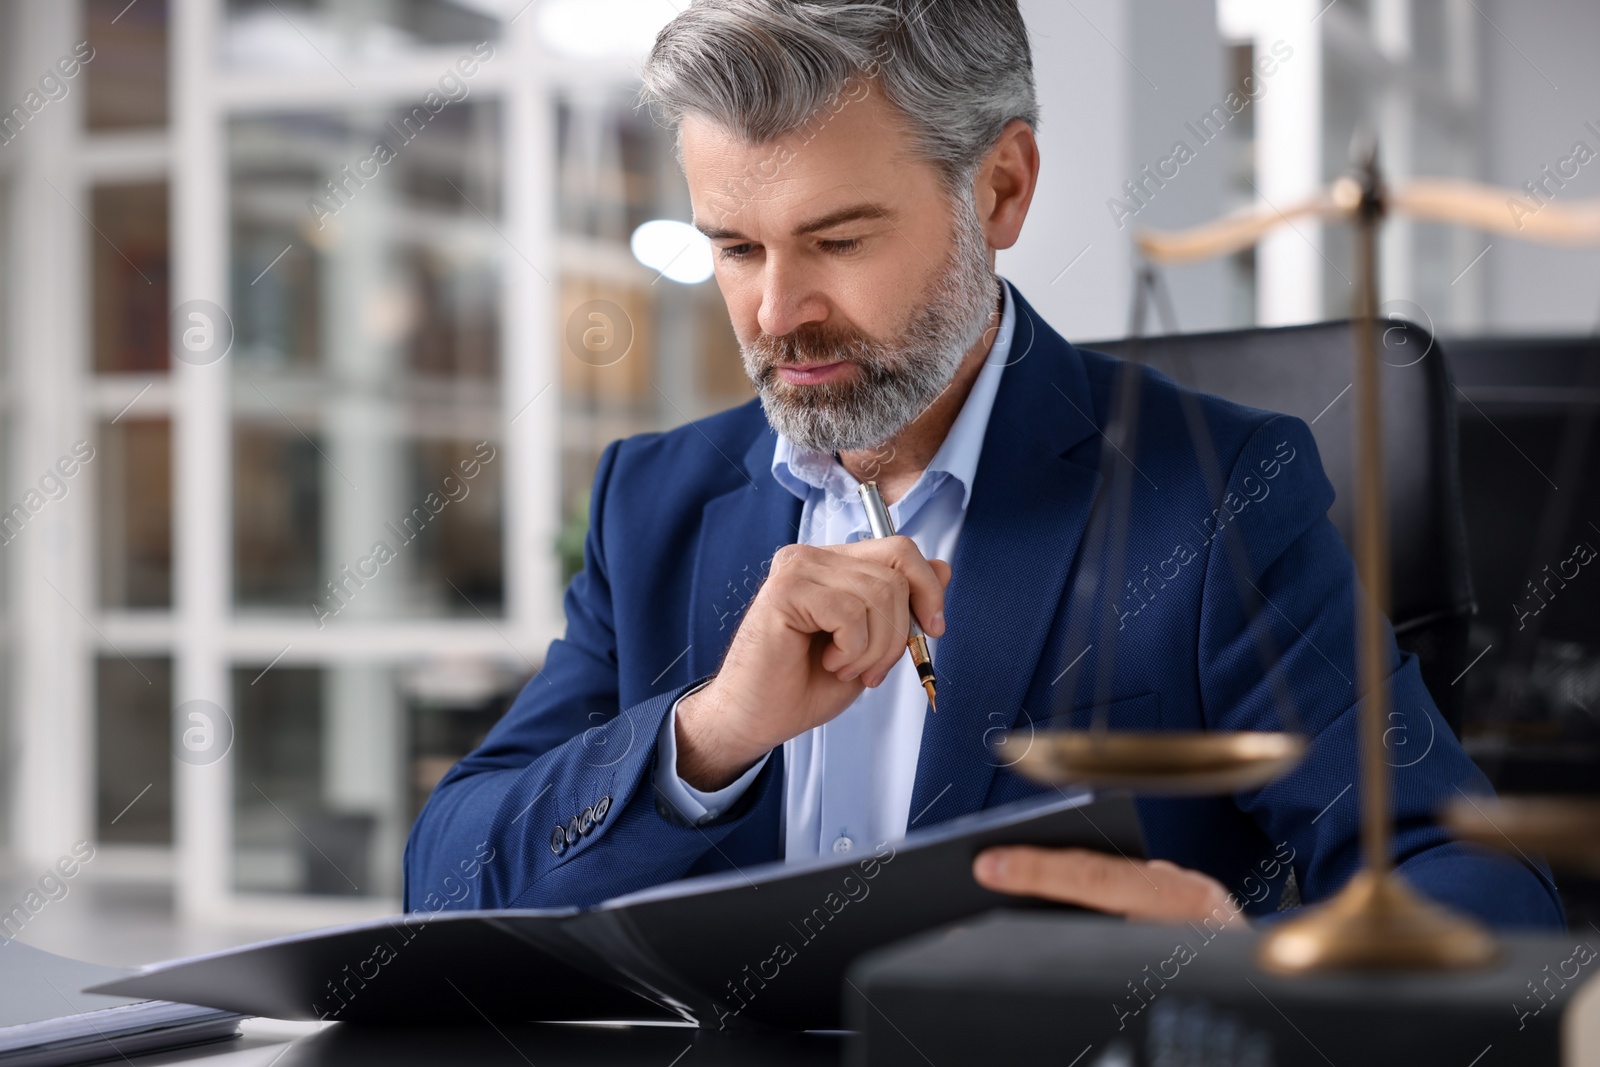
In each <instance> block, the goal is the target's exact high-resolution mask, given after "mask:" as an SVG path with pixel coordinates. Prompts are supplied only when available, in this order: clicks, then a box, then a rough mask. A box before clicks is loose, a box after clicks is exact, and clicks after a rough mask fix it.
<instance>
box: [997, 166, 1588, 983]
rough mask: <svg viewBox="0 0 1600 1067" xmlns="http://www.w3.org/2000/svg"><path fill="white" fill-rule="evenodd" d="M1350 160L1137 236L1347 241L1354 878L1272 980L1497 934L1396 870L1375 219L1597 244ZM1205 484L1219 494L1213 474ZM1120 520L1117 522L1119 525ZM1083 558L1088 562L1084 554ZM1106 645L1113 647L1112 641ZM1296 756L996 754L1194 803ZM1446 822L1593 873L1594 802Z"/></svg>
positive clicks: (1063, 774) (1042, 739)
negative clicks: (1336, 235) (1293, 226)
mask: <svg viewBox="0 0 1600 1067" xmlns="http://www.w3.org/2000/svg"><path fill="white" fill-rule="evenodd" d="M1355 154H1356V156H1357V165H1356V170H1355V173H1354V174H1352V175H1348V176H1346V177H1342V178H1340V179H1338V180H1337V181H1336V182H1334V183H1333V184H1332V185H1331V186H1330V187H1328V188H1327V189H1326V190H1323V191H1322V192H1319V193H1318V194H1317V195H1315V196H1312V197H1310V198H1308V199H1306V200H1303V201H1301V202H1299V203H1296V204H1293V205H1291V206H1289V207H1288V208H1287V209H1285V210H1278V209H1276V208H1274V207H1272V206H1270V205H1267V206H1252V207H1250V208H1246V209H1243V210H1241V211H1238V212H1234V213H1232V214H1230V215H1227V216H1225V217H1223V218H1221V219H1217V220H1215V221H1213V222H1210V223H1206V224H1204V225H1201V226H1197V227H1194V228H1192V229H1188V230H1182V231H1176V232H1157V231H1148V230H1147V231H1143V232H1141V233H1139V234H1138V235H1137V236H1136V242H1137V244H1138V247H1139V250H1140V252H1141V253H1142V254H1143V255H1144V257H1145V259H1146V260H1147V261H1148V262H1150V263H1152V264H1161V265H1178V264H1186V263H1195V262H1200V261H1203V260H1208V259H1214V258H1218V257H1221V256H1227V255H1232V254H1234V253H1236V252H1239V251H1242V250H1244V249H1247V248H1250V247H1253V246H1255V245H1256V244H1258V243H1260V241H1261V240H1262V239H1263V238H1264V237H1265V236H1266V235H1267V234H1268V233H1270V232H1271V231H1273V230H1274V229H1276V228H1277V227H1279V226H1283V225H1288V224H1290V223H1291V222H1292V220H1294V219H1296V218H1317V219H1321V220H1324V221H1328V222H1341V223H1347V224H1350V225H1351V226H1352V227H1353V228H1354V230H1355V236H1356V257H1355V258H1356V270H1357V280H1356V292H1355V307H1354V309H1353V310H1354V313H1353V315H1352V332H1353V334H1354V338H1355V352H1354V357H1355V358H1354V364H1355V366H1354V370H1355V374H1354V385H1355V389H1354V393H1355V422H1356V466H1355V472H1356V499H1355V501H1354V505H1355V524H1356V525H1355V538H1354V540H1355V557H1356V569H1357V574H1358V577H1359V582H1360V586H1361V588H1362V590H1363V591H1364V595H1362V596H1361V597H1360V598H1359V603H1358V604H1357V620H1356V624H1357V635H1356V637H1357V646H1356V647H1357V658H1358V660H1359V668H1360V672H1361V680H1362V686H1363V689H1364V692H1365V698H1364V699H1365V702H1364V705H1363V707H1362V710H1361V717H1360V722H1359V730H1360V733H1359V738H1360V740H1359V752H1358V764H1359V766H1360V767H1361V768H1363V771H1364V773H1362V774H1361V792H1360V798H1361V846H1362V859H1363V867H1362V869H1361V870H1359V871H1358V872H1357V873H1356V875H1355V876H1354V877H1352V878H1351V880H1350V882H1349V883H1348V884H1347V885H1346V886H1345V888H1344V889H1343V890H1341V891H1340V892H1339V893H1338V894H1337V895H1335V896H1334V897H1333V898H1332V899H1331V900H1328V901H1326V902H1324V903H1322V904H1318V905H1314V906H1311V907H1307V908H1306V909H1305V912H1304V914H1303V915H1301V916H1298V917H1296V918H1292V919H1286V920H1284V921H1283V922H1280V923H1278V924H1277V925H1275V926H1274V928H1273V929H1272V930H1271V931H1270V932H1268V933H1267V934H1266V935H1265V936H1264V937H1263V938H1262V941H1261V944H1260V947H1259V949H1258V955H1257V961H1258V963H1259V964H1260V965H1261V966H1262V967H1264V968H1266V969H1267V970H1270V971H1274V972H1277V973H1281V974H1297V973H1309V972H1315V971H1326V970H1341V969H1358V970H1378V971H1398V970H1461V969H1469V968H1475V967H1483V966H1486V965H1488V964H1489V963H1491V962H1492V961H1493V960H1494V959H1495V958H1496V957H1497V955H1498V948H1497V946H1496V943H1495V941H1494V939H1493V937H1492V936H1491V935H1490V934H1489V932H1488V931H1487V930H1486V929H1484V928H1483V927H1482V926H1480V925H1479V924H1478V923H1477V922H1476V921H1474V920H1472V919H1468V918H1466V917H1464V916H1460V915H1457V914H1455V913H1454V912H1451V911H1449V910H1448V909H1446V908H1444V907H1441V906H1439V905H1437V904H1434V903H1432V902H1430V901H1427V900H1425V899H1424V898H1422V897H1421V896H1420V895H1419V894H1417V893H1416V892H1415V891H1414V890H1412V889H1411V888H1410V887H1409V886H1408V885H1407V884H1406V883H1405V881H1404V880H1403V879H1402V878H1401V877H1400V876H1399V875H1398V874H1397V873H1396V872H1395V870H1394V865H1393V858H1392V855H1391V833H1392V820H1391V817H1390V816H1389V814H1388V812H1389V811H1390V804H1391V782H1390V776H1389V774H1388V773H1386V772H1384V770H1383V769H1382V768H1383V767H1384V766H1385V761H1384V759H1383V752H1384V743H1383V735H1384V727H1385V724H1386V723H1387V721H1388V712H1389V704H1390V694H1389V688H1388V685H1387V673H1388V672H1387V664H1386V661H1385V657H1384V656H1383V645H1384V642H1383V626H1384V617H1385V612H1386V611H1387V607H1388V591H1389V576H1390V563H1389V536H1388V534H1389V529H1388V527H1389V524H1388V514H1387V512H1388V496H1387V489H1386V486H1385V474H1384V465H1383V440H1382V425H1381V422H1380V415H1379V413H1380V410H1381V408H1380V406H1379V382H1378V375H1379V369H1378V358H1379V357H1378V351H1377V343H1376V330H1377V309H1378V267H1377V255H1378V251H1377V250H1378V235H1379V231H1380V228H1381V226H1382V224H1383V220H1384V218H1385V217H1386V216H1387V215H1391V214H1399V215H1407V216H1409V217H1411V218H1413V219H1417V220H1420V221H1425V222H1434V223H1443V224H1453V225H1460V226H1466V227H1470V228H1474V229H1478V230H1483V231H1487V232H1490V233H1495V234H1500V235H1503V236H1506V237H1511V238H1517V239H1521V240H1528V241H1535V242H1541V243H1546V244H1560V245H1567V246H1591V245H1600V200H1596V201H1587V202H1573V203H1570V204H1565V205H1560V204H1554V203H1546V204H1544V205H1543V206H1542V207H1541V209H1540V210H1539V211H1538V212H1537V213H1536V214H1530V215H1527V216H1525V217H1523V218H1521V219H1520V220H1518V219H1513V218H1512V216H1511V215H1510V213H1509V212H1508V211H1507V209H1506V206H1505V205H1506V203H1507V202H1508V198H1510V197H1516V196H1518V195H1520V194H1519V193H1518V191H1516V190H1509V189H1499V188H1495V187H1492V186H1486V185H1480V184H1477V183H1472V182H1465V181H1457V180H1451V179H1428V178H1420V179H1415V180H1412V181H1408V182H1406V183H1404V184H1403V185H1399V186H1397V187H1394V188H1390V187H1387V186H1386V185H1385V183H1384V182H1383V180H1382V175H1381V173H1380V171H1379V167H1378V159H1377V151H1376V147H1375V145H1372V144H1370V142H1369V143H1368V144H1366V145H1364V146H1363V147H1358V149H1357V151H1356V153H1355ZM1141 295H1142V294H1141ZM1134 336H1135V337H1136V336H1137V333H1136V332H1135V335H1134ZM1129 362H1130V366H1129V368H1128V370H1127V371H1126V372H1125V373H1124V375H1123V388H1122V390H1121V392H1120V393H1119V398H1118V403H1117V411H1118V414H1117V415H1115V416H1114V418H1113V430H1114V432H1112V433H1109V434H1108V435H1107V436H1108V439H1111V440H1113V441H1114V442H1115V443H1116V444H1117V445H1118V446H1119V447H1121V446H1123V445H1125V444H1127V443H1130V438H1129V436H1128V434H1129V426H1128V420H1129V418H1130V413H1136V412H1137V398H1136V395H1134V396H1132V397H1130V396H1129V395H1128V394H1129V393H1130V392H1132V393H1134V394H1136V392H1137V379H1138V375H1137V371H1136V368H1134V367H1132V366H1131V363H1132V359H1131V354H1130V360H1129ZM1129 386H1131V387H1132V388H1131V389H1130V388H1129ZM1132 417H1134V418H1136V415H1132ZM1119 423H1120V424H1121V425H1118V424H1119ZM1190 426H1191V431H1194V430H1195V429H1196V423H1195V421H1194V420H1191V423H1190ZM1119 438H1120V439H1119ZM1213 458H1214V457H1213ZM1211 481H1212V488H1213V489H1215V488H1216V485H1215V477H1214V476H1213V477H1212V478H1211ZM1108 484H1109V485H1111V486H1112V488H1110V489H1109V490H1108V491H1107V492H1105V493H1102V494H1100V495H1101V496H1110V497H1112V498H1113V499H1112V500H1111V501H1110V503H1109V504H1108V505H1106V506H1107V507H1108V508H1109V515H1110V519H1109V521H1108V522H1106V523H1102V524H1101V525H1102V527H1103V528H1109V527H1110V526H1111V525H1112V524H1113V523H1117V522H1119V520H1120V523H1121V524H1123V528H1124V529H1125V523H1126V519H1127V516H1126V514H1125V512H1126V510H1127V508H1128V506H1129V503H1130V501H1129V494H1128V492H1127V491H1126V490H1124V491H1123V493H1122V494H1121V496H1120V498H1119V497H1118V493H1117V491H1116V488H1115V483H1114V482H1108ZM1213 495H1216V494H1215V493H1214V494H1213ZM1097 506H1098V505H1097ZM1119 510H1121V511H1122V512H1124V514H1121V515H1120V516H1119V514H1118V511H1119ZM1106 536H1107V537H1110V538H1112V542H1111V543H1108V544H1105V545H1104V547H1105V548H1106V552H1107V556H1108V557H1109V558H1110V560H1111V563H1110V566H1109V567H1108V568H1107V571H1108V572H1109V573H1111V574H1117V573H1120V571H1121V568H1122V563H1121V559H1120V555H1121V554H1120V552H1119V551H1117V546H1116V544H1115V543H1114V542H1115V534H1114V533H1113V532H1108V533H1107V534H1106ZM1228 540H1229V541H1234V542H1235V543H1236V541H1235V539H1228ZM1084 558H1085V560H1088V559H1091V558H1093V556H1092V554H1091V553H1090V552H1087V551H1086V553H1085V556H1084ZM1236 570H1237V567H1236ZM1252 629H1254V627H1252ZM1106 636H1107V637H1110V636H1111V635H1110V632H1109V628H1107V632H1106ZM1073 647H1076V645H1073ZM1102 695H1103V694H1102ZM1289 710H1291V711H1292V705H1290V706H1289ZM1286 718H1287V716H1286ZM1306 746H1307V739H1306V738H1305V737H1304V736H1303V735H1302V734H1300V733H1298V732H1295V731H1294V730H1286V731H1284V732H1221V731H1112V730H1110V729H1108V726H1107V723H1106V720H1105V717H1104V714H1103V713H1102V712H1101V711H1099V710H1097V712H1096V716H1095V721H1094V723H1093V724H1092V725H1091V727H1090V728H1089V729H1076V730H1062V731H1053V732H1047V733H1038V734H1035V735H1033V736H1032V737H1030V738H1028V739H1026V740H1024V739H1021V738H1018V737H1014V736H1013V737H1008V738H1006V739H1005V740H1003V741H1002V742H1001V743H1000V744H999V745H998V746H996V748H997V751H998V752H999V753H1000V754H1002V755H1006V756H1008V757H1010V758H1011V760H1012V762H1013V764H1014V765H1015V766H1016V768H1017V770H1018V771H1020V772H1021V773H1023V774H1025V775H1027V776H1029V777H1031V778H1033V779H1035V780H1037V781H1041V782H1045V783H1049V784H1054V785H1063V784H1069V783H1070V784H1077V785H1088V786H1092V787H1100V788H1122V789H1129V790H1131V791H1134V792H1138V793H1146V794H1155V795H1169V796H1173V795H1177V796H1182V795H1189V796H1198V795H1217V794H1226V793H1232V792H1236V791H1241V790H1247V789H1254V788H1259V787H1260V786H1263V785H1265V784H1267V783H1268V782H1270V781H1272V780H1273V779H1275V778H1277V777H1279V776H1281V775H1283V774H1285V773H1287V772H1288V771H1289V770H1291V769H1292V768H1293V767H1294V766H1295V765H1296V764H1297V763H1298V762H1299V761H1300V759H1301V758H1302V757H1303V756H1304V754H1305V750H1306ZM1443 819H1444V822H1445V825H1446V826H1447V827H1449V828H1450V829H1451V830H1452V831H1453V832H1454V833H1455V834H1456V836H1457V837H1459V838H1462V839H1464V840H1468V841H1472V842H1474V843H1476V844H1480V845H1485V846H1490V847H1495V848H1499V849H1501V850H1504V851H1507V852H1515V853H1517V854H1519V855H1520V854H1523V850H1524V849H1527V850H1528V851H1531V852H1534V853H1537V854H1542V855H1544V856H1545V857H1547V858H1548V859H1549V860H1550V862H1552V863H1555V864H1556V865H1557V866H1563V867H1569V868H1574V869H1580V870H1583V871H1585V872H1586V873H1589V874H1591V875H1594V874H1600V803H1596V802H1593V801H1583V800H1567V799H1558V798H1538V797H1519V798H1513V799H1510V800H1505V801H1490V800H1487V799H1482V800H1479V801H1476V802H1474V801H1471V800H1469V799H1465V798H1463V799H1461V800H1457V801H1455V802H1454V803H1452V804H1451V805H1449V807H1448V808H1447V809H1446V810H1445V811H1444V812H1443Z"/></svg>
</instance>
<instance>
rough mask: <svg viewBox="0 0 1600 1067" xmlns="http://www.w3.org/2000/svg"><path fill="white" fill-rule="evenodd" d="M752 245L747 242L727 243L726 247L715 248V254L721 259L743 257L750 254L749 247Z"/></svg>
mask: <svg viewBox="0 0 1600 1067" xmlns="http://www.w3.org/2000/svg"><path fill="white" fill-rule="evenodd" d="M753 247H754V246H753V245H748V244H742V245H729V246H728V247H726V248H719V249H717V254H718V255H720V256H721V257H722V258H723V259H744V258H746V257H747V256H749V255H750V249H751V248H753Z"/></svg>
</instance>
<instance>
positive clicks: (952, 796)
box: [908, 283, 1101, 829]
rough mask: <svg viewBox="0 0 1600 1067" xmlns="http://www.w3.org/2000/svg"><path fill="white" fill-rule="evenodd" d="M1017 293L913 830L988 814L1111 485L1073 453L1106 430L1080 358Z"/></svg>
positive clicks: (966, 532)
mask: <svg viewBox="0 0 1600 1067" xmlns="http://www.w3.org/2000/svg"><path fill="white" fill-rule="evenodd" d="M1008 284H1009V283H1008ZM1012 293H1013V298H1014V299H1015V300H1016V302H1017V337H1015V338H1014V339H1013V342H1012V352H1011V356H1010V360H1011V362H1010V365H1009V366H1008V367H1007V368H1006V370H1005V373H1004V375H1003V376H1002V378H1001V382H1000V388H999V391H998V392H997V393H996V395H995V401H994V409H993V411H992V412H991V414H990V416H989V425H988V428H987V430H986V431H985V434H984V441H983V451H982V454H981V455H980V457H979V460H978V471H977V475H976V477H975V479H974V483H973V487H972V496H971V499H970V500H969V502H968V507H967V514H966V520H965V522H964V524H963V525H962V528H961V537H960V539H959V542H958V544H957V546H956V552H955V559H954V560H952V561H951V569H952V572H953V573H952V578H951V583H950V589H949V592H948V594H947V597H946V605H945V619H946V623H947V630H946V635H945V636H944V637H943V638H941V639H940V640H939V642H938V647H937V652H936V656H937V659H936V661H935V663H934V668H935V670H936V671H937V673H938V676H939V709H940V710H939V711H938V712H937V713H936V714H929V715H928V716H927V717H926V719H925V720H924V723H923V731H922V748H921V752H920V754H919V757H918V761H917V775H916V784H915V787H914V789H913V792H912V800H911V809H910V812H909V815H908V822H909V823H910V826H909V828H910V829H921V828H924V827H927V826H930V825H932V824H934V823H939V822H943V821H945V820H946V819H950V818H954V817H955V816H957V815H963V814H966V813H968V812H972V811H976V810H978V809H980V808H982V807H983V804H984V800H985V798H986V797H987V795H988V793H989V789H990V786H991V784H992V782H993V780H994V776H995V772H996V770H997V769H998V764H997V760H996V757H995V756H994V755H993V754H992V752H991V751H990V749H989V745H990V744H991V743H992V742H993V741H994V740H995V739H996V738H998V737H999V735H1000V733H1001V732H1003V731H1004V730H1007V729H1009V728H1010V727H1011V726H1012V724H1013V723H1014V722H1015V721H1016V719H1017V718H1018V716H1019V714H1020V712H1021V709H1022V701H1023V698H1024V694H1025V693H1026V692H1027V690H1028V686H1029V683H1030V681H1031V680H1032V679H1033V676H1034V674H1035V672H1036V671H1037V670H1038V669H1039V664H1040V662H1041V660H1042V659H1043V658H1044V653H1045V651H1046V650H1045V647H1044V645H1045V638H1046V635H1047V633H1048V632H1049V630H1050V628H1051V625H1052V623H1053V622H1054V620H1055V619H1056V616H1057V614H1058V613H1059V609H1060V606H1061V601H1062V592H1063V589H1064V587H1065V584H1066V579H1067V575H1068V572H1069V571H1070V570H1071V569H1072V564H1073V560H1074V559H1075V557H1076V556H1077V552H1078V545H1079V542H1080V540H1081V539H1082V536H1083V531H1084V527H1085V524H1086V522H1087V520H1088V516H1089V505H1090V503H1091V502H1092V501H1093V499H1094V494H1095V493H1096V492H1097V491H1098V489H1099V486H1100V480H1101V479H1100V475H1099V474H1098V473H1097V472H1096V471H1095V470H1094V469H1092V468H1090V467H1086V466H1083V465H1080V464H1077V463H1074V462H1072V461H1070V460H1067V459H1064V458H1062V456H1063V453H1065V452H1066V451H1067V450H1068V449H1070V448H1071V447H1072V446H1073V445H1074V444H1077V443H1078V442H1080V441H1082V440H1083V439H1084V438H1085V437H1088V436H1090V435H1091V434H1094V433H1096V432H1098V427H1097V426H1096V425H1095V424H1094V423H1092V422H1091V421H1090V417H1092V415H1093V413H1094V406H1093V403H1092V401H1091V399H1090V396H1089V388H1088V380H1087V378H1086V377H1085V375H1084V371H1083V363H1082V360H1081V358H1080V357H1079V356H1078V354H1077V352H1076V351H1075V350H1073V348H1072V347H1071V346H1070V345H1068V344H1067V343H1066V342H1065V341H1064V340H1063V339H1062V338H1061V337H1060V336H1059V335H1057V334H1056V333H1055V332H1054V331H1053V330H1051V329H1050V327H1049V326H1048V325H1046V324H1045V323H1044V322H1043V321H1042V320H1041V319H1040V318H1039V317H1038V315H1037V313H1035V312H1034V310H1033V309H1032V308H1031V307H1030V306H1028V304H1027V302H1026V301H1024V300H1023V299H1022V297H1021V294H1019V293H1017V292H1016V290H1015V289H1014V288H1013V290H1012ZM1050 662H1053V659H1052V660H1050Z"/></svg>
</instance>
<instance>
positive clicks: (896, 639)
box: [763, 545, 911, 685]
mask: <svg viewBox="0 0 1600 1067" xmlns="http://www.w3.org/2000/svg"><path fill="white" fill-rule="evenodd" d="M763 592H764V593H767V594H768V595H770V596H771V597H773V598H775V599H776V601H777V603H778V604H779V606H780V608H781V610H782V612H783V614H784V617H785V618H786V619H787V620H788V624H789V625H790V626H791V627H793V628H794V629H796V630H799V631H801V632H803V633H818V634H828V635H829V636H830V638H831V643H830V644H829V645H828V646H827V647H826V648H825V649H824V650H823V653H822V658H821V664H822V667H823V669H824V670H827V671H830V672H832V673H834V674H835V675H837V676H838V677H839V679H840V680H841V681H853V680H856V679H860V680H861V681H862V683H863V684H865V685H878V684H880V683H881V682H882V681H883V679H884V677H885V676H887V675H888V673H889V671H890V670H891V669H892V668H893V667H894V665H895V664H896V663H897V662H899V660H900V658H901V657H902V656H904V655H905V645H906V634H907V632H908V630H909V624H910V618H911V615H910V607H909V593H910V584H909V581H908V580H907V578H906V577H905V575H904V574H902V573H900V572H899V571H897V570H895V569H893V568H890V567H884V566H881V565H877V564H873V563H870V562H868V561H865V560H861V559H856V558H854V557H851V556H848V555H841V554H838V553H833V552H830V551H828V550H827V549H822V548H812V547H808V546H804V545H791V546H789V547H788V548H785V549H784V550H783V552H782V553H781V554H780V557H779V559H778V560H777V562H776V563H775V565H774V567H773V569H772V574H771V577H770V578H769V579H768V585H767V586H765V587H763Z"/></svg>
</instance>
